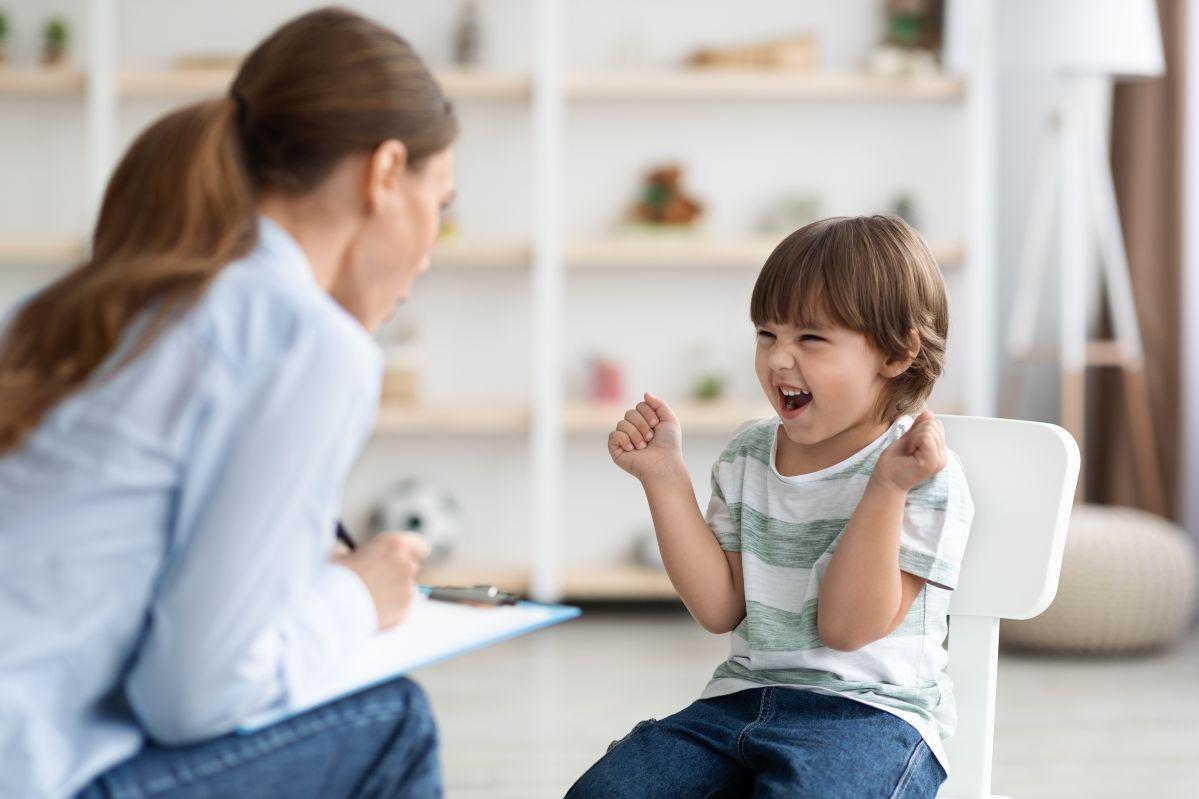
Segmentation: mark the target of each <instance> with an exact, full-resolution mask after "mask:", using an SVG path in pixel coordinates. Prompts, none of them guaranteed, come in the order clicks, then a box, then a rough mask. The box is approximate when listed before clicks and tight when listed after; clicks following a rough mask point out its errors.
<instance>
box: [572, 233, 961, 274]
mask: <svg viewBox="0 0 1199 799" xmlns="http://www.w3.org/2000/svg"><path fill="white" fill-rule="evenodd" d="M783 238H784V235H783V234H778V235H772V236H749V237H715V236H707V235H704V234H702V233H693V234H692V233H671V232H663V233H648V234H630V235H616V236H609V237H602V238H594V239H583V240H577V241H574V242H571V243H568V244H567V246H566V252H565V259H566V262H567V264H569V265H570V266H571V267H575V268H588V269H594V268H604V269H606V268H623V267H664V268H679V269H689V268H692V267H702V268H709V267H725V266H738V267H741V266H746V267H754V268H758V267H761V265H762V264H763V262H765V260H766V258H767V256H769V255H770V253H771V252H772V251H773V250H774V248H775V246H776V245H777V244H778V243H779V242H780V241H782V239H783ZM928 245H929V249H930V250H932V253H933V257H935V258H936V259H937V263H939V264H940V265H941V269H942V271H950V270H951V269H954V268H956V267H957V266H959V265H960V264H961V263H962V262H963V261H964V260H965V255H966V253H965V248H963V247H962V246H961V245H960V244H957V243H954V242H951V241H947V240H936V239H930V240H928Z"/></svg>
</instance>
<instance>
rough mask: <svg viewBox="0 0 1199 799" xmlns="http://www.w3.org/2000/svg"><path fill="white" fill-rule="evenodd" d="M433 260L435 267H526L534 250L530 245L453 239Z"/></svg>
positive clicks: (439, 247) (438, 249) (443, 244)
mask: <svg viewBox="0 0 1199 799" xmlns="http://www.w3.org/2000/svg"><path fill="white" fill-rule="evenodd" d="M432 258H433V266H435V267H436V266H454V267H458V266H465V267H527V266H528V265H529V260H530V259H531V258H532V249H531V248H530V246H529V244H528V243H527V242H519V241H498V240H497V241H487V240H475V241H472V240H462V239H457V238H452V239H446V240H445V241H439V242H438V243H437V245H436V246H435V247H434V248H433V256H432Z"/></svg>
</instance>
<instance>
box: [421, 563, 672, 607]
mask: <svg viewBox="0 0 1199 799" xmlns="http://www.w3.org/2000/svg"><path fill="white" fill-rule="evenodd" d="M420 580H421V582H422V583H424V584H425V585H479V584H489V585H495V586H496V587H498V588H499V589H500V590H502V591H511V592H512V593H515V594H527V593H528V591H529V584H530V581H529V574H528V571H527V570H525V569H519V568H498V569H490V568H487V567H485V566H475V565H471V566H459V565H455V564H453V563H447V564H442V565H435V566H430V567H428V568H426V569H424V570H422V572H421V576H420ZM562 598H563V599H564V600H573V601H593V602H594V601H635V600H677V599H678V594H677V593H675V590H674V586H672V585H671V584H670V578H668V577H667V576H666V573H665V572H662V571H658V570H656V569H650V568H648V567H645V566H639V565H637V564H627V565H616V566H600V567H596V568H579V567H575V568H569V569H566V570H565V571H564V572H563V574H562Z"/></svg>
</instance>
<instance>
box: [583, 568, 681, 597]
mask: <svg viewBox="0 0 1199 799" xmlns="http://www.w3.org/2000/svg"><path fill="white" fill-rule="evenodd" d="M561 588H562V596H563V598H565V599H568V600H576V601H578V600H593V601H594V600H635V599H655V600H658V599H670V600H677V599H678V594H677V593H675V590H674V586H673V585H671V584H670V578H669V577H667V576H666V572H664V571H658V570H656V569H651V568H649V567H647V566H638V565H635V564H629V565H618V566H600V567H595V568H582V567H569V568H566V569H564V570H563V572H562V585H561Z"/></svg>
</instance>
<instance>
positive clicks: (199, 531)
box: [125, 309, 378, 745]
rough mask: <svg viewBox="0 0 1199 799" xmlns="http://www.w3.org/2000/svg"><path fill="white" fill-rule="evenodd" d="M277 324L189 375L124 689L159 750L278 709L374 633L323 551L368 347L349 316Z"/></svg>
mask: <svg viewBox="0 0 1199 799" xmlns="http://www.w3.org/2000/svg"><path fill="white" fill-rule="evenodd" d="M259 310H260V311H262V309H259ZM278 316H279V315H278V314H275V315H272V313H271V312H270V311H269V309H268V310H267V311H264V312H261V313H257V314H256V315H255V314H251V322H249V323H245V322H244V321H243V320H239V321H238V324H239V325H242V326H241V327H239V328H238V330H237V337H238V338H239V340H243V341H245V342H248V344H247V345H246V348H247V351H246V352H243V353H239V354H238V356H237V357H227V356H220V357H214V358H213V362H212V366H211V371H212V374H211V376H210V378H211V379H208V380H206V381H204V385H205V391H207V392H209V396H207V397H206V398H205V402H204V406H203V407H204V410H203V413H202V414H201V421H200V422H199V424H198V427H197V430H196V433H195V436H194V442H193V445H192V452H191V457H190V458H189V460H188V462H187V467H186V473H185V474H184V475H183V477H182V480H181V488H180V491H179V495H178V497H177V500H176V512H175V524H174V529H173V533H172V537H171V541H170V542H169V550H168V556H167V560H166V562H165V564H164V567H163V572H162V574H161V576H160V580H159V583H158V586H157V590H156V592H155V597H154V601H153V603H152V605H151V608H150V611H149V618H148V620H147V628H146V631H145V634H144V637H143V640H142V641H141V644H140V646H139V648H138V654H137V656H136V658H135V660H134V662H133V664H132V667H131V669H130V670H129V672H128V674H127V677H126V680H125V692H126V697H127V699H128V701H129V704H130V706H131V708H132V709H133V711H134V712H135V714H136V715H137V717H138V719H139V721H140V722H141V723H142V725H143V726H144V727H145V728H146V730H147V732H148V733H149V734H150V735H151V736H152V737H154V738H155V739H157V740H159V741H160V742H162V743H166V744H174V745H177V744H183V743H187V742H191V741H195V740H200V739H204V738H208V737H212V736H216V735H220V734H223V733H225V732H228V731H230V730H232V729H234V728H235V727H236V726H237V725H238V724H239V723H240V722H241V721H243V720H245V719H246V718H248V717H249V716H251V715H253V714H254V713H256V712H260V711H262V710H264V709H268V708H270V707H272V706H274V705H276V704H278V703H280V702H286V701H287V698H288V696H289V695H292V694H294V693H296V692H297V691H302V690H303V689H304V686H305V685H307V684H310V683H311V682H312V681H314V680H317V679H319V677H320V675H321V674H322V672H323V671H324V670H325V669H326V668H327V667H328V666H330V665H331V664H332V663H333V662H334V661H335V660H336V659H337V657H338V656H339V655H341V654H343V653H344V652H345V651H346V650H347V649H349V648H350V647H352V646H353V645H354V644H356V643H358V642H360V641H362V640H364V639H365V638H367V637H369V636H370V635H371V634H373V632H374V631H375V628H376V620H375V612H374V606H373V603H372V602H371V598H370V596H369V594H368V593H367V591H366V588H365V586H364V585H363V584H362V583H361V581H360V580H359V579H358V578H357V576H356V575H354V574H353V573H352V572H350V571H349V570H348V569H346V568H344V567H342V566H339V565H336V564H333V563H330V562H329V554H330V550H331V547H332V542H333V526H334V523H335V518H336V513H337V509H338V504H339V499H340V491H341V486H342V484H343V483H344V481H345V478H346V476H347V474H348V471H349V468H350V466H351V464H352V462H353V460H354V458H355V457H356V456H357V454H358V451H359V450H360V448H361V446H362V444H363V442H364V440H365V438H366V436H367V435H368V434H369V431H370V427H371V425H372V424H373V419H374V409H375V403H376V401H377V396H378V393H377V392H378V374H377V368H378V362H377V349H375V348H373V347H372V346H370V345H368V344H366V343H365V342H364V341H363V340H362V339H365V341H369V336H367V334H366V333H365V331H363V330H362V329H361V328H358V329H357V330H356V331H354V330H351V329H350V328H351V327H352V326H353V325H354V324H356V323H353V322H352V321H351V320H349V318H348V317H346V318H345V319H337V318H336V317H324V318H319V317H318V318H316V319H313V318H305V317H304V316H302V315H292V316H289V315H286V314H284V315H282V319H280V318H277V317H278ZM334 322H336V323H337V324H334ZM356 337H357V338H356Z"/></svg>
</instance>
